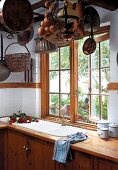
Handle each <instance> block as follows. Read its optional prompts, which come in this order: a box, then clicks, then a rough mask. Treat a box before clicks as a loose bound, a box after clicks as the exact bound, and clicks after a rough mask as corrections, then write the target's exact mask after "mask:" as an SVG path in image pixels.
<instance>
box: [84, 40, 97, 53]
mask: <svg viewBox="0 0 118 170" xmlns="http://www.w3.org/2000/svg"><path fill="white" fill-rule="evenodd" d="M95 49H96V41H95V40H94V39H93V38H92V37H91V38H88V39H87V40H86V41H85V42H84V45H83V52H84V54H85V55H90V54H92V53H93V52H94V51H95Z"/></svg>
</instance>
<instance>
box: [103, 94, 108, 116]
mask: <svg viewBox="0 0 118 170" xmlns="http://www.w3.org/2000/svg"><path fill="white" fill-rule="evenodd" d="M107 116H108V96H102V119H107V118H108V117H107Z"/></svg>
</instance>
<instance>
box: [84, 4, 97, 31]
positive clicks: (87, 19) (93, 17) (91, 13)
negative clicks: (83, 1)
mask: <svg viewBox="0 0 118 170" xmlns="http://www.w3.org/2000/svg"><path fill="white" fill-rule="evenodd" d="M91 22H92V23H91ZM91 24H92V27H93V31H96V30H97V29H98V28H99V27H100V17H99V14H98V12H97V10H96V9H95V8H93V7H91V6H89V7H86V8H85V12H84V29H85V31H89V32H90V31H91Z"/></svg>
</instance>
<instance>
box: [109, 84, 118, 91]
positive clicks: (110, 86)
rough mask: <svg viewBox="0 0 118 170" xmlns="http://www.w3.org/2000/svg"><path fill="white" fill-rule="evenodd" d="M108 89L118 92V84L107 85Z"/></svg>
mask: <svg viewBox="0 0 118 170" xmlns="http://www.w3.org/2000/svg"><path fill="white" fill-rule="evenodd" d="M107 89H108V90H118V83H117V82H113V83H109V84H108V85H107Z"/></svg>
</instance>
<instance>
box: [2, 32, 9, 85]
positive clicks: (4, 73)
mask: <svg viewBox="0 0 118 170" xmlns="http://www.w3.org/2000/svg"><path fill="white" fill-rule="evenodd" d="M9 75H10V70H9V69H8V68H7V66H6V64H5V62H4V60H3V35H2V33H1V60H0V82H1V81H4V80H6V79H7V78H8V77H9Z"/></svg>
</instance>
